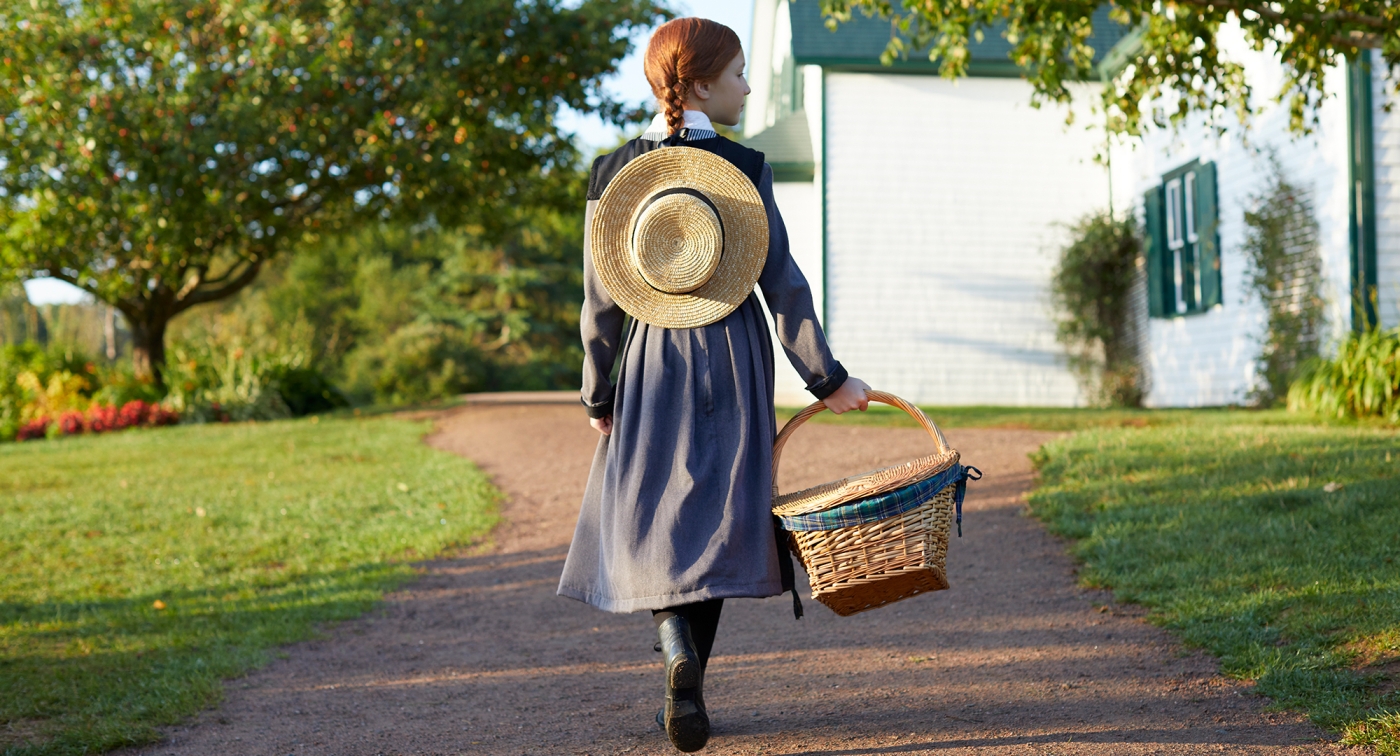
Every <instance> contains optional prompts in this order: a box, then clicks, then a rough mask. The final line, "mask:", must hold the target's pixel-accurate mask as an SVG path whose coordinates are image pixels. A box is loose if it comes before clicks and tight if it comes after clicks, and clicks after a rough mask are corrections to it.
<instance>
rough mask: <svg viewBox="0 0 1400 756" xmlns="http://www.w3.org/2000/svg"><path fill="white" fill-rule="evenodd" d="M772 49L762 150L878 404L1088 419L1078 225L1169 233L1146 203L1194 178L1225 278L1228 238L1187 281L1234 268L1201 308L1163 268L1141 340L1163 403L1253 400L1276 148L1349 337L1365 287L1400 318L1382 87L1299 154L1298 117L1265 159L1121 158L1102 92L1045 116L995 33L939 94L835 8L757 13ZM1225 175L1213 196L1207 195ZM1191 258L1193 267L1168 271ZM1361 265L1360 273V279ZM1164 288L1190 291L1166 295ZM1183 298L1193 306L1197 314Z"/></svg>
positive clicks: (1399, 218)
mask: <svg viewBox="0 0 1400 756" xmlns="http://www.w3.org/2000/svg"><path fill="white" fill-rule="evenodd" d="M1099 15H1100V16H1101V18H1098V19H1096V27H1095V28H1096V30H1097V31H1096V34H1095V37H1094V38H1093V40H1092V42H1093V45H1094V47H1095V50H1096V53H1097V55H1098V56H1102V57H1107V56H1108V55H1109V53H1110V51H1111V50H1112V48H1113V47H1114V45H1117V44H1119V43H1120V42H1122V41H1123V40H1124V38H1125V36H1126V35H1125V31H1126V30H1124V29H1123V28H1122V27H1120V26H1118V25H1116V24H1113V23H1112V22H1111V21H1109V20H1108V18H1107V10H1106V8H1105V9H1101V10H1100V11H1099ZM753 35H754V36H753V40H752V47H751V49H752V56H751V60H750V63H749V69H748V71H749V82H750V86H751V87H752V88H753V93H752V94H751V95H750V98H749V107H748V112H747V114H746V116H745V121H744V127H743V131H744V135H745V143H746V144H749V145H750V146H752V147H755V148H756V149H759V150H762V151H764V152H765V153H767V155H768V159H769V162H770V163H772V164H773V166H774V171H775V176H776V179H777V184H776V186H775V194H776V196H777V200H778V204H779V207H780V209H781V210H782V213H783V217H784V219H785V221H786V223H787V226H788V232H789V235H790V237H791V240H792V247H793V253H794V255H795V256H796V258H797V261H798V264H799V265H800V266H801V267H802V269H803V270H804V271H805V272H806V273H807V276H808V279H809V280H810V281H811V283H812V288H813V293H814V295H815V296H816V298H817V305H818V312H820V313H821V314H822V317H823V322H824V325H825V327H826V330H827V333H828V335H829V336H830V339H831V342H832V346H833V349H834V350H835V352H836V354H837V357H838V358H839V359H841V360H842V361H843V362H844V363H845V365H846V367H847V368H848V369H849V370H850V371H851V373H852V374H854V375H858V376H860V377H862V378H864V379H866V380H867V381H869V382H870V383H871V384H872V385H875V386H876V387H878V388H881V389H884V390H887V391H891V392H893V393H896V394H899V395H901V396H904V397H906V398H909V399H912V400H914V401H917V402H920V403H928V404H948V405H969V404H1001V405H1042V406H1073V405H1077V404H1081V403H1082V402H1083V398H1082V397H1081V395H1080V391H1079V388H1078V386H1077V385H1076V383H1075V381H1074V378H1073V376H1072V375H1071V374H1070V372H1069V371H1068V370H1067V369H1066V368H1065V366H1064V365H1063V363H1062V361H1061V359H1060V352H1059V348H1058V346H1057V345H1056V343H1055V340H1054V324H1053V319H1052V313H1051V310H1050V307H1049V302H1048V281H1049V277H1050V272H1051V269H1052V267H1053V264H1054V260H1055V253H1056V251H1057V249H1058V247H1059V245H1060V244H1061V243H1062V242H1063V240H1064V238H1065V237H1064V230H1063V227H1064V224H1067V223H1069V222H1072V221H1074V220H1076V219H1078V218H1079V217H1081V216H1083V215H1084V214H1085V213H1087V212H1090V211H1093V210H1100V209H1104V208H1106V207H1108V206H1109V205H1110V203H1112V204H1113V205H1114V206H1116V207H1117V208H1118V209H1120V210H1123V209H1126V208H1131V207H1135V206H1136V207H1137V208H1138V209H1139V212H1141V213H1143V214H1144V216H1143V217H1144V219H1145V220H1153V219H1154V218H1155V222H1161V221H1162V220H1163V214H1164V213H1165V208H1158V207H1157V204H1160V203H1151V206H1150V207H1149V206H1147V204H1148V203H1144V198H1145V197H1147V198H1150V197H1152V196H1155V197H1158V198H1165V197H1166V195H1167V194H1168V192H1167V185H1168V184H1170V185H1171V186H1172V187H1176V188H1174V189H1172V192H1182V191H1184V186H1185V184H1186V183H1190V184H1191V188H1192V191H1193V193H1192V202H1193V204H1192V208H1193V211H1192V212H1193V213H1196V212H1198V211H1199V210H1201V209H1202V208H1198V207H1196V205H1197V204H1199V203H1209V200H1210V199H1211V193H1210V192H1209V191H1208V189H1209V188H1211V187H1212V186H1214V187H1216V188H1217V191H1216V192H1215V193H1214V199H1215V202H1214V204H1213V208H1214V209H1212V206H1205V205H1203V206H1202V207H1204V209H1205V210H1207V211H1209V212H1211V213H1212V214H1214V215H1216V216H1218V224H1217V225H1215V226H1213V227H1214V228H1216V229H1217V230H1218V235H1219V242H1218V245H1217V246H1216V247H1215V248H1214V249H1218V251H1219V252H1218V261H1219V266H1218V268H1217V267H1216V266H1215V265H1214V261H1213V260H1207V259H1205V257H1204V256H1207V255H1209V254H1210V253H1212V252H1213V251H1214V250H1213V249H1212V248H1211V245H1210V241H1211V240H1210V239H1205V240H1201V239H1198V240H1197V241H1195V242H1193V244H1194V245H1195V246H1194V247H1188V248H1186V250H1187V252H1188V253H1189V252H1190V251H1191V250H1195V251H1196V252H1197V253H1198V254H1200V255H1202V256H1203V257H1202V261H1203V264H1204V265H1205V266H1206V267H1204V268H1202V267H1192V266H1191V265H1189V264H1188V265H1187V271H1188V272H1193V271H1198V270H1207V269H1208V270H1209V271H1210V272H1212V273H1213V272H1215V271H1217V270H1218V278H1212V277H1211V276H1210V275H1204V276H1198V278H1197V279H1193V280H1192V283H1193V284H1194V285H1193V287H1191V288H1190V289H1189V291H1188V290H1187V288H1186V286H1185V285H1184V284H1181V285H1178V283H1179V281H1178V278H1177V277H1175V272H1176V269H1172V270H1171V271H1167V270H1166V269H1165V268H1164V267H1163V266H1164V263H1163V262H1162V260H1163V259H1164V258H1163V257H1162V256H1154V257H1153V258H1152V260H1151V262H1152V263H1154V264H1155V265H1156V268H1153V269H1150V270H1147V271H1145V273H1146V275H1145V276H1144V291H1143V295H1144V296H1143V300H1144V304H1146V302H1147V301H1148V300H1149V297H1147V296H1146V295H1147V294H1148V293H1152V292H1155V293H1154V294H1153V296H1152V297H1151V298H1150V300H1151V304H1152V309H1151V315H1152V317H1151V318H1150V319H1149V322H1148V324H1147V327H1146V328H1144V329H1143V332H1144V333H1145V334H1146V343H1145V344H1144V345H1143V351H1144V362H1145V363H1146V364H1145V367H1146V368H1147V371H1148V381H1149V386H1150V392H1149V394H1148V397H1147V401H1148V403H1149V404H1150V405H1154V406H1200V405H1214V404H1228V403H1234V402H1240V401H1243V400H1244V398H1245V395H1246V394H1247V392H1248V390H1249V388H1250V386H1251V385H1252V382H1253V380H1254V376H1253V359H1254V354H1255V351H1256V350H1257V345H1256V343H1255V341H1254V338H1255V334H1257V333H1258V330H1259V326H1260V324H1261V323H1262V320H1263V314H1262V309H1261V308H1260V307H1259V306H1258V305H1257V304H1247V303H1246V302H1245V296H1244V289H1243V273H1242V271H1243V261H1242V259H1241V256H1240V253H1239V242H1240V239H1241V238H1242V231H1241V218H1242V215H1243V208H1244V202H1245V201H1246V199H1247V197H1248V196H1250V195H1251V193H1252V192H1254V191H1256V187H1257V186H1258V182H1259V181H1260V180H1261V179H1262V170H1261V165H1260V164H1259V159H1258V158H1257V156H1256V155H1255V153H1254V152H1253V149H1254V147H1255V146H1256V145H1257V144H1258V141H1257V140H1260V139H1261V138H1263V137H1264V136H1268V138H1269V139H1271V140H1273V142H1276V143H1277V145H1278V149H1279V154H1280V156H1281V157H1282V159H1283V161H1284V163H1285V164H1286V165H1287V166H1288V167H1289V168H1290V170H1292V171H1293V174H1292V177H1293V178H1294V180H1295V182H1297V183H1303V184H1307V185H1308V186H1309V187H1310V189H1311V190H1312V191H1313V193H1314V198H1313V201H1314V204H1315V206H1316V207H1317V209H1318V213H1319V216H1320V219H1321V221H1322V226H1323V227H1322V234H1323V239H1324V247H1325V249H1324V259H1325V263H1326V267H1327V271H1328V274H1327V275H1328V289H1327V290H1328V294H1329V298H1330V301H1331V302H1333V305H1332V307H1331V310H1330V311H1329V315H1330V316H1331V321H1332V322H1333V323H1334V325H1335V326H1336V327H1337V328H1343V329H1344V328H1345V327H1348V326H1349V324H1350V314H1349V310H1348V306H1349V305H1348V303H1349V302H1350V301H1351V299H1352V297H1351V292H1352V290H1353V288H1355V287H1354V286H1353V281H1354V279H1355V280H1360V279H1358V278H1357V275H1364V276H1366V277H1365V279H1364V280H1365V281H1366V282H1370V283H1369V284H1368V285H1371V286H1378V287H1379V293H1380V301H1379V310H1380V317H1381V320H1382V322H1384V323H1387V324H1394V323H1395V321H1396V320H1397V312H1396V310H1397V301H1398V300H1397V296H1396V289H1397V284H1400V186H1397V185H1396V182H1397V181H1400V112H1397V113H1395V114H1387V113H1384V112H1383V110H1382V107H1381V105H1382V103H1383V102H1384V98H1385V95H1384V90H1383V87H1382V83H1381V82H1380V81H1379V78H1378V77H1372V79H1371V81H1370V84H1369V87H1370V89H1368V90H1364V91H1368V92H1369V93H1370V101H1369V103H1366V104H1364V105H1361V104H1359V103H1360V98H1359V97H1351V98H1345V97H1338V98H1334V100H1333V101H1329V102H1328V103H1327V104H1326V105H1325V106H1324V108H1323V114H1322V120H1323V123H1322V126H1321V128H1320V129H1319V130H1318V132H1317V135H1316V136H1314V137H1310V138H1309V139H1311V141H1310V142H1309V141H1306V140H1303V141H1299V140H1293V139H1291V138H1290V136H1289V135H1288V134H1287V130H1286V126H1287V120H1286V114H1283V113H1275V112H1269V113H1266V114H1265V116H1264V117H1262V118H1261V119H1259V121H1258V123H1256V124H1255V131H1254V132H1252V133H1251V136H1250V140H1251V141H1250V142H1249V143H1248V144H1246V143H1245V142H1243V141H1241V139H1240V138H1239V137H1238V136H1227V137H1226V139H1224V140H1215V139H1214V138H1213V137H1208V136H1207V133H1208V132H1206V131H1205V130H1201V129H1194V130H1193V129H1187V130H1185V131H1182V132H1181V133H1178V134H1175V135H1173V134H1160V135H1153V136H1151V137H1149V138H1148V139H1146V140H1144V141H1143V142H1142V143H1139V144H1116V145H1113V146H1112V147H1111V148H1109V149H1107V151H1106V150H1105V136H1104V132H1103V130H1102V129H1101V128H1098V127H1096V126H1095V119H1094V114H1093V113H1092V112H1091V109H1090V103H1091V101H1092V99H1093V98H1094V97H1095V96H1096V88H1097V86H1098V85H1097V84H1095V83H1087V82H1086V83H1083V84H1080V85H1076V90H1077V91H1076V106H1075V107H1076V108H1078V109H1079V110H1078V111H1077V112H1075V113H1074V116H1075V120H1074V125H1072V126H1071V125H1067V124H1066V120H1067V118H1066V117H1067V116H1068V115H1069V113H1068V112H1067V111H1066V110H1065V109H1063V108H1061V107H1058V106H1049V105H1047V106H1045V107H1042V108H1039V109H1037V108H1035V107H1033V106H1032V105H1031V88H1030V85H1029V84H1027V83H1026V82H1025V81H1024V80H1022V79H1021V78H1020V77H1019V74H1018V73H1017V71H1016V69H1015V68H1014V66H1013V65H1012V64H1011V63H1010V62H1009V61H1008V60H1007V57H1006V51H1007V45H1006V43H1005V41H1004V40H1002V39H1001V38H1000V37H999V36H997V35H988V38H987V39H986V41H984V42H983V43H981V44H979V45H976V46H975V47H974V48H973V50H972V61H971V65H970V73H971V75H970V76H969V77H968V78H966V79H962V80H959V81H948V80H945V79H943V78H941V77H939V76H938V75H937V71H936V67H935V66H934V65H933V64H931V63H929V62H928V61H927V60H926V59H924V58H922V56H911V59H910V60H907V61H900V62H897V63H896V64H895V65H894V66H892V67H885V66H882V65H880V63H879V56H880V53H881V51H882V50H883V49H884V47H885V44H886V42H887V41H888V40H889V35H890V26H889V24H888V23H887V22H884V21H880V20H878V19H868V18H864V17H862V16H861V15H860V14H855V17H854V18H853V19H852V20H851V21H850V22H848V23H846V24H843V25H841V26H840V27H839V28H838V29H837V31H835V32H831V31H829V30H827V29H826V27H825V25H824V23H823V20H822V18H821V15H820V9H819V3H818V2H817V0H756V2H755V9H754V24H753ZM1130 41H1131V40H1129V42H1130ZM1125 44H1127V43H1125ZM1254 57H1255V59H1253V60H1251V61H1249V67H1250V69H1251V71H1253V70H1255V69H1258V71H1259V76H1258V77H1257V78H1259V80H1260V81H1259V83H1260V84H1261V85H1260V86H1257V90H1258V91H1262V92H1270V91H1273V90H1271V89H1270V87H1269V86H1268V84H1267V83H1265V82H1264V79H1266V78H1267V75H1268V74H1269V72H1270V71H1271V70H1272V71H1274V72H1275V73H1274V75H1275V76H1276V75H1277V68H1278V66H1277V64H1276V63H1273V62H1271V61H1270V60H1269V59H1268V58H1267V57H1265V56H1263V55H1259V54H1255V56H1254ZM916 58H917V59H916ZM1270 66H1272V69H1271V68H1270ZM1344 76H1346V74H1345V73H1344V72H1338V74H1337V77H1344ZM1351 76H1352V77H1353V79H1355V78H1356V77H1358V76H1359V74H1358V73H1357V72H1353V73H1352V74H1351ZM1337 77H1334V80H1336V79H1337ZM1358 88H1359V89H1360V87H1359V86H1358ZM1274 89H1276V86H1275V87H1274ZM1353 101H1355V102H1356V103H1358V107H1357V108H1352V109H1353V110H1356V116H1355V117H1354V118H1353V119H1352V121H1353V122H1359V119H1361V117H1362V116H1366V117H1369V118H1370V120H1371V124H1372V125H1371V133H1373V134H1374V138H1373V139H1371V140H1370V141H1367V139H1365V138H1363V137H1361V136H1358V137H1357V138H1356V139H1354V140H1352V142H1351V144H1352V147H1350V148H1349V147H1348V144H1349V142H1348V133H1349V131H1348V127H1347V124H1348V116H1347V113H1348V109H1349V107H1350V105H1351V104H1352V103H1353ZM1353 131H1355V132H1356V133H1357V134H1358V135H1360V134H1361V133H1362V131H1361V130H1360V129H1353ZM1232 140H1233V141H1232ZM1370 145H1374V147H1371V146H1370ZM1101 154H1107V155H1109V156H1110V157H1111V160H1110V161H1109V162H1110V164H1111V166H1112V167H1111V170H1110V169H1108V168H1105V166H1104V165H1103V164H1102V163H1101V162H1096V161H1095V159H1094V158H1095V156H1096V155H1101ZM1364 155H1375V160H1374V162H1373V165H1374V168H1372V169H1369V170H1370V173H1368V174H1366V175H1368V176H1369V175H1374V176H1375V179H1374V181H1372V180H1370V179H1366V180H1365V181H1363V182H1361V184H1357V185H1356V187H1354V186H1353V185H1354V184H1355V182H1353V181H1352V180H1351V175H1352V173H1354V172H1357V171H1358V170H1360V169H1354V168H1352V165H1353V164H1356V165H1358V166H1364V165H1365V164H1366V163H1365V160H1361V156H1364ZM1349 156H1351V158H1355V159H1351V158H1349ZM1358 161H1359V162H1358ZM1361 172H1362V173H1364V171H1361ZM1212 174H1213V175H1214V183H1209V184H1208V183H1205V182H1207V181H1208V180H1209V179H1211V176H1212ZM1358 175H1360V174H1358ZM1198 182H1201V183H1198ZM1362 184H1364V185H1362ZM1199 187H1205V188H1206V190H1207V191H1204V192H1202V191H1199V190H1198V188H1199ZM1358 187H1359V188H1358ZM1353 188H1356V191H1357V192H1360V194H1356V193H1354V192H1353V191H1352V189H1353ZM1366 192H1370V194H1366ZM1372 195H1374V197H1375V201H1374V206H1375V207H1376V208H1380V212H1379V213H1373V214H1370V215H1368V214H1366V213H1367V212H1368V211H1367V210H1366V208H1369V207H1371V205H1370V204H1367V203H1369V202H1371V200H1369V199H1365V200H1363V202H1362V212H1361V215H1360V216H1359V217H1362V218H1363V222H1362V226H1361V228H1362V231H1361V232H1360V233H1359V238H1360V240H1361V241H1360V246H1359V247H1358V246H1356V244H1355V243H1354V242H1353V241H1352V239H1355V238H1358V234H1356V233H1351V234H1349V232H1348V227H1349V223H1351V220H1354V219H1355V218H1356V217H1358V216H1357V214H1356V213H1353V212H1351V209H1350V206H1349V204H1348V202H1349V200H1348V197H1351V196H1365V197H1370V196H1372ZM1172 196H1173V197H1176V196H1177V194H1173V195H1172ZM1173 202H1177V200H1173ZM1184 207H1185V206H1184V205H1182V204H1181V203H1180V202H1177V204H1173V205H1172V209H1174V210H1176V211H1177V212H1184V211H1183V208H1184ZM1153 212H1156V213H1157V215H1155V216H1154V215H1153ZM1387 213H1388V214H1387ZM1203 219H1204V218H1203ZM1349 219H1351V220H1349ZM1191 220H1192V222H1195V221H1196V218H1195V215H1193V216H1192V219H1191ZM1367 223H1370V224H1374V230H1367V229H1371V226H1368V225H1366V224H1367ZM1204 227H1205V226H1204V225H1202V228H1204ZM1179 259H1182V258H1181V255H1180V253H1179V252H1178V253H1177V254H1176V255H1175V257H1171V258H1170V261H1172V264H1177V263H1176V262H1175V261H1177V260H1179ZM1185 259H1186V261H1187V262H1188V263H1192V262H1194V261H1195V259H1194V258H1192V257H1190V256H1189V254H1188V257H1187V258H1185ZM1353 259H1355V260H1356V261H1357V263H1356V265H1357V266H1359V267H1356V266H1352V267H1349V266H1351V262H1350V261H1352V260H1353ZM1367 266H1371V267H1369V268H1368V267H1367ZM1151 267H1152V266H1149V268H1151ZM1353 267H1356V270H1360V271H1361V273H1360V274H1354V273H1353ZM1163 275H1167V276H1169V277H1171V282H1172V284H1173V286H1175V287H1176V288H1172V289H1171V290H1170V291H1168V287H1167V284H1166V283H1165V282H1164V280H1163V278H1162V277H1163ZM1202 287H1203V288H1202ZM1198 290H1199V291H1198ZM1183 292H1184V293H1185V294H1186V295H1189V296H1187V297H1186V298H1185V300H1184V301H1178V297H1177V295H1178V294H1180V293H1183ZM1198 293H1199V295H1200V296H1197V294H1198ZM1164 298H1170V299H1171V301H1170V302H1169V303H1164V302H1165V299H1164ZM1142 309H1143V312H1144V315H1147V314H1148V308H1147V307H1146V306H1144V307H1143V308H1142ZM790 372H791V371H786V370H782V369H779V370H778V400H779V402H780V403H787V404H799V403H802V402H804V401H806V400H807V398H806V395H805V394H804V393H803V392H802V387H801V385H799V384H798V382H797V380H796V378H795V377H794V376H791V375H789V373H790Z"/></svg>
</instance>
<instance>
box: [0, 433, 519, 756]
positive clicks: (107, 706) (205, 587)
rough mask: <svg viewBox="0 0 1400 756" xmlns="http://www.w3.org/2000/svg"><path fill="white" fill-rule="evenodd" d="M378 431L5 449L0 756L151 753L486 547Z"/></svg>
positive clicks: (457, 499)
mask: <svg viewBox="0 0 1400 756" xmlns="http://www.w3.org/2000/svg"><path fill="white" fill-rule="evenodd" d="M427 430H428V424H427V423H422V422H407V421H403V420H396V419H393V418H389V417H379V418H365V419H354V418H337V419H324V420H320V421H319V422H317V421H315V420H296V421H285V422H276V423H260V424H256V425H252V424H241V425H224V426H220V425H205V426H189V427H175V428H165V429H157V430H143V431H128V432H124V433H118V434H112V435H106V436H94V437H78V438H71V439H63V440H58V441H46V442H31V443H24V444H7V445H4V446H0V570H2V572H0V574H3V575H4V580H3V582H0V681H2V682H3V684H0V752H3V753H5V754H7V755H13V756H18V754H26V755H28V754H70V753H71V754H76V753H91V752H96V751H101V750H105V749H108V748H112V747H115V746H119V745H123V744H134V743H142V742H147V741H150V740H152V739H154V738H155V737H156V735H157V730H156V728H157V726H159V725H162V724H167V723H173V722H177V721H179V720H180V719H182V718H183V717H185V716H187V715H189V714H191V713H193V712H196V711H198V710H199V709H201V708H203V707H206V706H209V705H211V704H213V703H215V702H217V701H218V700H219V697H220V694H221V690H222V683H221V680H222V679H224V678H228V677H233V676H236V675H239V674H241V673H243V672H245V671H247V670H248V669H250V668H252V667H255V666H257V665H259V664H261V663H263V662H265V661H267V659H268V658H269V656H270V654H271V653H272V649H273V648H274V647H276V646H278V645H280V644H285V643H290V642H293V641H297V640H302V639H305V638H309V637H312V636H314V635H315V633H316V632H317V626H318V624H319V623H323V622H328V621H335V620H343V619H347V618H350V617H354V616H356V615H358V614H361V613H362V612H364V611H366V610H367V609H369V608H370V607H372V606H373V605H374V603H375V602H376V601H377V600H379V599H380V598H381V597H382V596H383V594H384V592H385V591H387V590H389V589H392V588H394V587H395V586H397V585H399V584H400V583H402V582H403V581H404V580H405V579H407V578H409V577H411V576H412V575H413V568H412V567H411V566H410V564H409V563H408V561H409V560H413V559H421V558H426V557H430V556H433V555H435V554H438V553H440V552H442V551H443V550H444V549H447V548H449V547H451V546H454V545H458V544H467V543H470V542H472V541H474V540H476V539H479V538H481V537H482V536H483V535H484V534H485V533H486V532H487V531H488V530H489V528H490V526H491V525H492V524H493V523H494V521H495V501H496V498H495V497H496V494H495V492H494V489H492V488H491V486H490V485H489V483H488V482H487V481H486V478H485V476H483V475H482V474H481V473H480V472H479V471H478V470H477V469H476V468H475V467H474V466H473V465H472V464H471V463H469V462H467V461H465V460H463V459H460V458H457V457H455V456H452V455H450V454H447V453H444V452H439V451H435V450H433V449H429V448H428V447H427V446H425V445H423V444H422V443H421V440H420V439H421V437H422V435H423V434H424V433H425V432H426V431H427Z"/></svg>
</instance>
